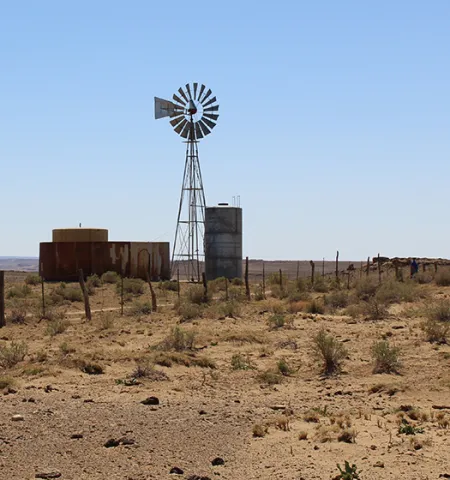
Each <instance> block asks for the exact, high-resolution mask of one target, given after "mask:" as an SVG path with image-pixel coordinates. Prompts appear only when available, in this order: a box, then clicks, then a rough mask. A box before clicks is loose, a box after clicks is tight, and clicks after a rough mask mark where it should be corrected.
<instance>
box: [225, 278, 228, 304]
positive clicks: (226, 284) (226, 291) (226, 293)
mask: <svg viewBox="0 0 450 480" xmlns="http://www.w3.org/2000/svg"><path fill="white" fill-rule="evenodd" d="M225 300H226V301H227V302H228V278H226V279H225Z"/></svg>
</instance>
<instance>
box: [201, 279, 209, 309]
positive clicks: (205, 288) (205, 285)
mask: <svg viewBox="0 0 450 480" xmlns="http://www.w3.org/2000/svg"><path fill="white" fill-rule="evenodd" d="M202 282H203V303H208V282H207V281H206V273H205V272H202Z"/></svg>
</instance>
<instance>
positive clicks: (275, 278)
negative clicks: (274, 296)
mask: <svg viewBox="0 0 450 480" xmlns="http://www.w3.org/2000/svg"><path fill="white" fill-rule="evenodd" d="M287 281H288V278H287V277H286V276H285V275H283V274H281V275H280V272H274V273H271V274H270V275H269V278H268V284H269V285H286V283H287Z"/></svg>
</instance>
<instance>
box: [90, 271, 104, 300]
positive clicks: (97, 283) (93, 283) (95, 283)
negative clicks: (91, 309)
mask: <svg viewBox="0 0 450 480" xmlns="http://www.w3.org/2000/svg"><path fill="white" fill-rule="evenodd" d="M101 286H102V282H101V280H100V277H99V276H98V275H97V274H95V273H94V275H91V276H89V277H88V278H87V280H86V289H87V291H88V293H89V295H93V294H94V292H95V289H96V288H98V287H101Z"/></svg>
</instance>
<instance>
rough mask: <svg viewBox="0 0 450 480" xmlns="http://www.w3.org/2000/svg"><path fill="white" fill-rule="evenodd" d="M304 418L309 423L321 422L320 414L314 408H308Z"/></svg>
mask: <svg viewBox="0 0 450 480" xmlns="http://www.w3.org/2000/svg"><path fill="white" fill-rule="evenodd" d="M303 420H304V421H305V422H308V423H319V422H320V417H319V414H318V413H317V412H316V411H314V410H308V411H307V412H306V413H305V414H304V415H303Z"/></svg>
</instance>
